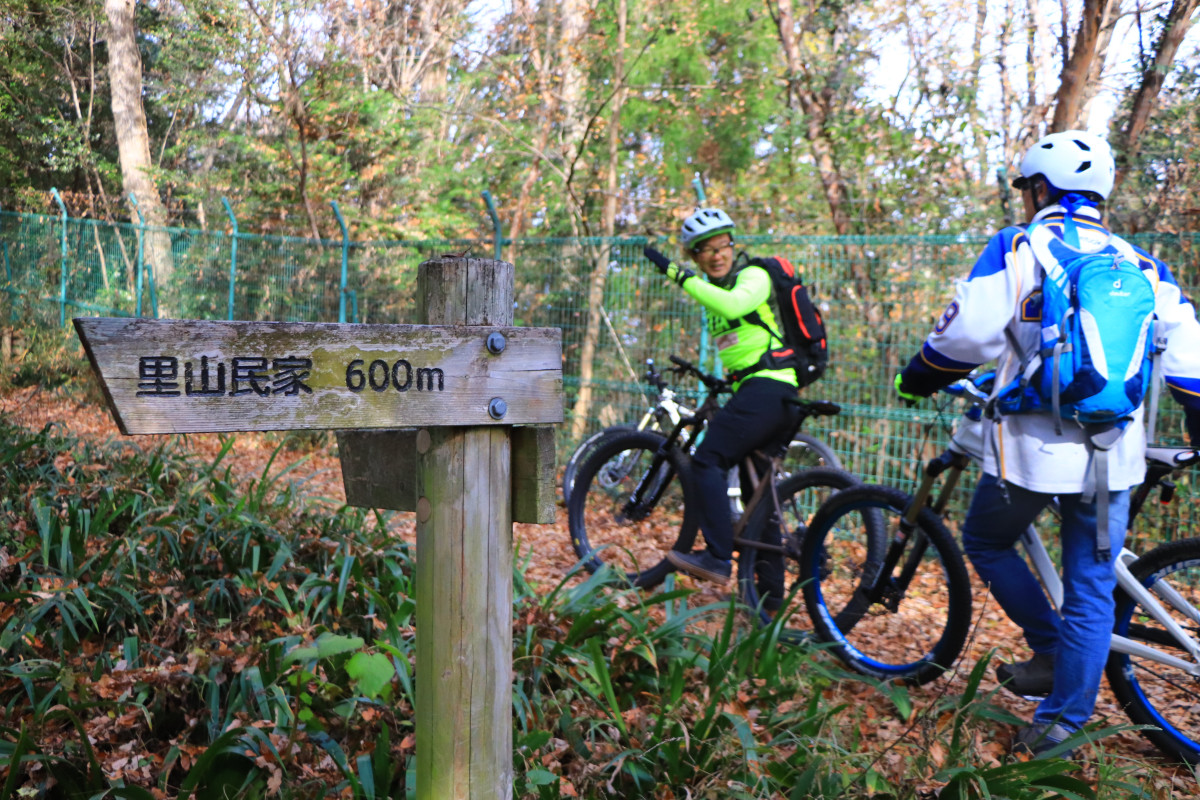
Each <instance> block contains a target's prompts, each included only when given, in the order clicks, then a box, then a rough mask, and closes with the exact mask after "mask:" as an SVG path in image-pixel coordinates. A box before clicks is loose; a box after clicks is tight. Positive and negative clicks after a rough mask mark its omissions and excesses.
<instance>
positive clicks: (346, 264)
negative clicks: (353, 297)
mask: <svg viewBox="0 0 1200 800" xmlns="http://www.w3.org/2000/svg"><path fill="white" fill-rule="evenodd" d="M329 205H330V206H332V207H333V215H334V216H335V217H337V224H338V227H339V228H341V229H342V284H341V289H340V291H339V292H338V322H345V321H346V279H347V277H348V275H347V273H348V272H349V271H350V232H349V231H347V230H346V220H345V219H343V218H342V210H341V209H340V208H338V204H337V200H330V201H329ZM357 311H358V309H355V318H356V319H357V317H358V314H357Z"/></svg>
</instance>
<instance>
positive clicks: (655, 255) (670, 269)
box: [642, 245, 696, 286]
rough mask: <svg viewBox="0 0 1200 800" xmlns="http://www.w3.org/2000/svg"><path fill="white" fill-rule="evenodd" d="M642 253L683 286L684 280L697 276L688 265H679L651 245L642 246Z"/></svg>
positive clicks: (655, 266)
mask: <svg viewBox="0 0 1200 800" xmlns="http://www.w3.org/2000/svg"><path fill="white" fill-rule="evenodd" d="M642 255H644V256H645V257H646V258H648V259H649V260H650V263H651V264H653V265H654V268H655V269H657V270H658V271H659V272H661V273H662V274H663V275H666V276H667V277H668V278H670V279H671V280H673V281H675V282H676V283H677V284H679V285H680V286H683V282H684V281H686V280H687V279H688V278H694V277H695V276H696V273H694V272H692V271H691V270H690V269H688V268H687V267H681V266H679V265H678V264H676V263H675V262H674V261H672V260H671V259H669V258H667V257H666V256H664V255H663V254H662V253H660V252H658V251H657V250H655V249H654V248H653V247H651V246H650V245H646V246H645V247H643V248H642Z"/></svg>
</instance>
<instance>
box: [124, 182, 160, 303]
mask: <svg viewBox="0 0 1200 800" xmlns="http://www.w3.org/2000/svg"><path fill="white" fill-rule="evenodd" d="M129 202H130V203H131V204H132V205H133V210H134V211H136V212H137V218H138V256H137V276H138V280H137V293H138V297H137V316H139V317H140V316H141V315H142V275H143V274H145V275H149V276H150V310H151V312H152V313H153V316H154V318H155V319H158V289H157V288H156V287H155V285H154V270H149V271H147V270H146V217H145V216H143V215H142V207H141V206H139V205H138V201H137V197H136V196H135V195H134V194H133V192H130V193H129Z"/></svg>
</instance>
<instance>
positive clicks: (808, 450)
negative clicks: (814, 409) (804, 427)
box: [783, 431, 842, 475]
mask: <svg viewBox="0 0 1200 800" xmlns="http://www.w3.org/2000/svg"><path fill="white" fill-rule="evenodd" d="M814 467H832V468H833V469H842V462H841V460H839V459H838V457H837V453H835V452H833V448H832V447H830V446H829V445H828V444H826V443H825V442H823V441H821V440H820V439H818V438H817V437H815V436H812V435H811V434H807V433H801V432H799V431H797V432H796V435H795V436H793V437H792V442H791V444H789V445H788V449H787V452H786V453H785V454H784V456H783V471H784V472H785V473H787V474H788V475H794V474H795V473H797V472H799V471H801V470H805V469H812V468H814Z"/></svg>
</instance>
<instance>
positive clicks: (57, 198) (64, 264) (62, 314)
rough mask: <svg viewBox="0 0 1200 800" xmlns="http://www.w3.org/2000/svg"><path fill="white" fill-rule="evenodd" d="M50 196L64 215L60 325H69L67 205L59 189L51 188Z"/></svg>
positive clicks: (59, 303)
mask: <svg viewBox="0 0 1200 800" xmlns="http://www.w3.org/2000/svg"><path fill="white" fill-rule="evenodd" d="M50 194H52V195H53V196H54V202H56V203H58V210H59V211H60V212H61V213H62V259H61V264H62V268H61V269H60V270H59V280H58V284H59V288H58V324H59V325H66V324H67V205H66V203H64V202H63V199H62V195H60V194H59V193H58V189H55V188H51V189H50Z"/></svg>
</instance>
